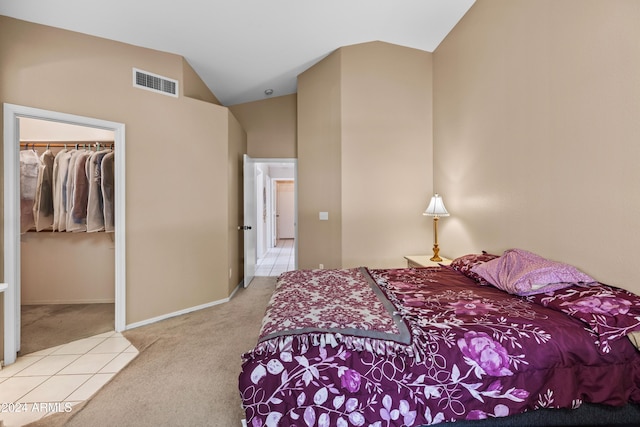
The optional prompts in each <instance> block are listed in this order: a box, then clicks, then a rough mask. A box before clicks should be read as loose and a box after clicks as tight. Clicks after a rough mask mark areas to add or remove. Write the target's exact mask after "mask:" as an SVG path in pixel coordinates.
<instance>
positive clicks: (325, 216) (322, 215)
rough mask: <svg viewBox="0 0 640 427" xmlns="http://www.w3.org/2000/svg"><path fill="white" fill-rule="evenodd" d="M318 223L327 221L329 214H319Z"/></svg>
mask: <svg viewBox="0 0 640 427" xmlns="http://www.w3.org/2000/svg"><path fill="white" fill-rule="evenodd" d="M319 217H320V221H328V220H329V212H320V216H319Z"/></svg>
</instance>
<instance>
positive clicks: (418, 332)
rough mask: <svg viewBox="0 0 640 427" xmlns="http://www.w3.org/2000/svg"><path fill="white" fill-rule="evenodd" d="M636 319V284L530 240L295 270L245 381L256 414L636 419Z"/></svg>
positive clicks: (294, 420)
mask: <svg viewBox="0 0 640 427" xmlns="http://www.w3.org/2000/svg"><path fill="white" fill-rule="evenodd" d="M639 330H640V297H638V296H636V295H634V294H632V293H630V292H627V291H625V290H622V289H619V288H616V287H613V286H608V285H605V284H602V283H599V282H596V281H595V280H593V279H591V278H590V277H589V276H587V275H586V274H584V273H582V272H580V271H579V270H577V269H575V268H574V267H572V266H569V265H566V264H562V263H557V262H554V261H550V260H547V259H545V258H542V257H540V256H538V255H535V254H532V253H530V252H527V251H523V250H520V249H512V250H509V251H505V253H504V254H502V255H501V256H496V255H491V254H486V253H482V254H470V255H465V256H463V257H460V258H457V259H455V260H454V261H453V262H452V264H451V265H450V266H440V267H425V268H401V269H368V268H364V267H360V268H349V269H334V270H296V271H291V272H287V273H284V274H282V275H281V276H280V277H279V278H278V281H277V285H276V289H275V291H274V293H273V295H272V297H271V299H270V302H269V305H268V307H267V311H266V314H265V317H264V319H263V322H262V328H261V332H260V338H259V340H258V343H257V344H256V346H255V348H253V349H252V350H251V351H249V352H247V353H245V354H244V355H243V356H242V361H243V363H242V371H241V373H240V377H239V391H240V396H241V399H242V405H243V408H244V410H245V413H246V417H247V418H246V420H247V424H248V425H249V426H252V427H262V426H320V427H322V426H338V427H346V426H373V427H382V426H422V425H431V424H439V423H443V422H452V421H455V422H456V426H458V425H466V424H464V423H468V425H482V423H490V424H487V425H498V424H497V423H498V422H503V423H505V422H506V423H508V422H509V421H510V420H517V421H516V422H515V423H514V424H513V425H536V423H538V424H540V425H546V424H549V423H550V422H549V420H554V421H553V422H554V424H556V421H560V420H565V421H566V424H563V423H564V421H563V423H560V422H557V424H558V425H560V424H562V425H574V424H591V425H593V424H594V423H597V422H598V420H599V419H600V420H601V422H605V421H606V422H607V423H608V424H614V423H616V422H620V423H629V424H633V423H636V422H638V423H640V411H639V410H638V406H637V405H638V403H640V352H639V351H638V350H637V348H636V347H635V346H634V345H633V343H632V340H631V339H630V338H629V337H630V336H634V334H636V332H635V331H639ZM519 414H521V415H519ZM522 417H529V419H533V420H534V421H527V420H528V419H527V418H522ZM598 417H601V418H598ZM481 420H484V421H481ZM535 420H537V421H535ZM500 425H509V424H500Z"/></svg>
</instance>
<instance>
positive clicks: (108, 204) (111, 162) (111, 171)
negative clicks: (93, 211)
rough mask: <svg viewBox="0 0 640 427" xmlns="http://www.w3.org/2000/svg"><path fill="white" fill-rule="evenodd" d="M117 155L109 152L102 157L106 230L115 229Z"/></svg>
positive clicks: (111, 230)
mask: <svg viewBox="0 0 640 427" xmlns="http://www.w3.org/2000/svg"><path fill="white" fill-rule="evenodd" d="M114 196H115V157H114V153H113V152H110V153H107V154H106V155H105V156H104V157H103V158H102V197H103V200H104V231H106V232H113V231H115V210H114Z"/></svg>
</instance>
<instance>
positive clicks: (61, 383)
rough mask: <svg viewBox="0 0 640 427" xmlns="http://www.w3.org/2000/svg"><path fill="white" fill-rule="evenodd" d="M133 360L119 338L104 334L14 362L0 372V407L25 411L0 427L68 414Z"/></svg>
mask: <svg viewBox="0 0 640 427" xmlns="http://www.w3.org/2000/svg"><path fill="white" fill-rule="evenodd" d="M137 355H138V350H137V349H136V348H135V347H134V346H133V345H131V343H130V342H129V341H128V340H127V339H126V338H125V337H123V336H122V335H121V334H120V333H117V332H108V333H104V334H100V335H96V336H94V337H90V338H84V339H81V340H77V341H73V342H71V343H68V344H64V345H61V346H57V347H53V348H50V349H46V350H42V351H38V352H36V353H32V354H28V355H25V356H20V357H18V359H17V360H16V362H15V363H13V364H12V365H9V366H7V367H5V368H3V369H2V370H0V383H2V387H0V402H5V403H9V402H11V403H21V404H23V405H24V406H23V407H24V408H27V410H28V411H27V412H11V413H3V414H1V416H0V420H1V421H2V423H3V427H20V426H23V425H25V424H29V423H31V422H34V421H37V420H39V419H41V418H43V417H45V416H46V415H50V414H53V413H57V412H61V411H67V412H68V411H70V410H71V408H72V406H73V405H75V404H78V403H81V402H82V401H84V400H86V399H89V398H90V397H91V396H93V395H94V394H95V393H96V392H98V391H99V390H100V388H102V387H103V386H104V385H105V384H106V383H107V382H109V381H110V380H111V379H112V378H113V376H114V375H117V374H118V372H119V371H120V370H122V368H124V367H125V366H126V365H127V364H128V363H129V362H131V361H132V360H133V359H134V358H135V357H136V356H137Z"/></svg>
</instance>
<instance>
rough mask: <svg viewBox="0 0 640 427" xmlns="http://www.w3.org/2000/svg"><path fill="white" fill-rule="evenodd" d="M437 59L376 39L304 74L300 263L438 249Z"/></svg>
mask: <svg viewBox="0 0 640 427" xmlns="http://www.w3.org/2000/svg"><path fill="white" fill-rule="evenodd" d="M431 60H432V59H431V54H430V53H427V52H424V51H419V50H416V49H409V48H405V47H401V46H397V45H392V44H388V43H382V42H372V43H365V44H360V45H354V46H347V47H343V48H341V49H339V50H338V51H336V52H334V53H333V54H331V55H329V56H328V57H327V58H326V59H324V60H323V61H321V62H320V63H319V64H317V65H315V66H314V67H312V68H310V69H309V70H307V71H305V72H304V73H303V74H301V75H300V76H299V78H298V177H299V180H298V221H299V222H298V223H299V229H298V232H299V246H298V247H299V258H300V260H299V267H300V268H317V267H318V266H319V264H324V266H325V268H330V267H352V266H358V265H367V266H370V267H402V266H405V265H406V261H405V260H404V259H403V255H410V254H415V253H424V252H425V251H427V250H428V249H429V247H430V244H431V242H430V241H429V238H430V233H429V230H430V228H429V227H430V223H429V222H428V221H426V220H425V218H424V217H423V216H422V215H421V214H422V211H424V209H425V207H426V203H427V199H428V197H429V196H430V195H431V192H432V177H433V175H432V169H431V164H432V139H431V115H432V113H431V110H432V103H431V92H432V87H431V81H432V79H431V68H432V64H431ZM321 211H324V212H328V213H329V220H328V221H320V220H319V219H318V214H319V212H321Z"/></svg>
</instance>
